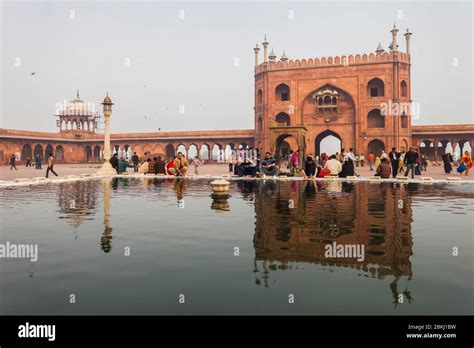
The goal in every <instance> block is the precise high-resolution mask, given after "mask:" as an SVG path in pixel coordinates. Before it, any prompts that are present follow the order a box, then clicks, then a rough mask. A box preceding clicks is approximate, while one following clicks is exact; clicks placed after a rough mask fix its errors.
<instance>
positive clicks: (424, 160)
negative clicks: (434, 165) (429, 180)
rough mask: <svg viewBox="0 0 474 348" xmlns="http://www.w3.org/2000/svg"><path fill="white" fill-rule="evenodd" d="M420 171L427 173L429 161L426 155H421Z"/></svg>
mask: <svg viewBox="0 0 474 348" xmlns="http://www.w3.org/2000/svg"><path fill="white" fill-rule="evenodd" d="M420 167H421V168H420V170H423V171H425V172H426V168H427V167H428V159H427V158H426V155H425V154H422V155H421V166H420Z"/></svg>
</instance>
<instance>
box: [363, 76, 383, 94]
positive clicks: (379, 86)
mask: <svg viewBox="0 0 474 348" xmlns="http://www.w3.org/2000/svg"><path fill="white" fill-rule="evenodd" d="M367 88H368V92H369V95H370V97H371V98H376V97H383V96H384V95H385V91H384V83H383V81H382V80H381V79H378V78H374V79H372V80H370V81H369V83H368V84H367Z"/></svg>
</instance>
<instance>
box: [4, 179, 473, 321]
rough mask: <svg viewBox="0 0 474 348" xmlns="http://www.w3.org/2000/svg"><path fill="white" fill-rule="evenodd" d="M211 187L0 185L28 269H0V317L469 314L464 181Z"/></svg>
mask: <svg viewBox="0 0 474 348" xmlns="http://www.w3.org/2000/svg"><path fill="white" fill-rule="evenodd" d="M210 181H211V180H206V179H185V180H175V179H157V178H145V179H137V178H116V179H102V180H99V179H90V180H82V181H75V182H67V183H49V184H39V185H32V186H23V187H10V188H2V189H1V190H0V202H1V203H0V207H1V215H0V217H1V220H0V221H1V236H0V237H1V242H2V243H6V242H7V241H8V242H10V243H16V244H37V245H38V260H37V262H31V261H30V260H29V259H19V258H4V259H1V260H0V262H1V264H0V265H1V266H0V279H1V280H0V312H1V313H2V314H26V315H30V314H315V315H327V314H470V313H472V310H473V297H472V290H473V288H472V287H473V273H472V271H473V251H472V249H473V248H472V246H473V218H472V214H473V211H474V199H473V198H474V186H473V185H472V184H418V183H409V184H398V183H380V182H375V183H372V182H358V183H347V182H341V181H327V182H326V181H325V182H321V181H317V182H315V181H302V180H301V181H273V180H245V181H244V180H241V181H240V180H239V181H231V184H230V192H229V194H230V196H229V197H226V198H224V199H219V198H215V197H214V198H213V197H211V188H210V185H209V182H210ZM334 242H336V244H337V245H358V246H364V257H363V260H357V259H356V258H354V257H347V255H333V256H328V255H327V254H326V250H327V245H335V244H334ZM453 254H455V255H453Z"/></svg>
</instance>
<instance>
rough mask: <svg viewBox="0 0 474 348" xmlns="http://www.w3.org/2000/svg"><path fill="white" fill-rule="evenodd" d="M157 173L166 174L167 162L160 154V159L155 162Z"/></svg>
mask: <svg viewBox="0 0 474 348" xmlns="http://www.w3.org/2000/svg"><path fill="white" fill-rule="evenodd" d="M156 174H166V163H165V161H163V160H162V159H161V157H160V156H158V159H157V160H156V162H155V175H156Z"/></svg>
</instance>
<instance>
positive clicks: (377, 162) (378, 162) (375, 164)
mask: <svg viewBox="0 0 474 348" xmlns="http://www.w3.org/2000/svg"><path fill="white" fill-rule="evenodd" d="M384 158H385V159H387V158H386V157H384ZM380 163H382V160H381V159H380V157H379V156H375V161H374V167H375V169H377V168H378V167H379V165H380Z"/></svg>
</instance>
